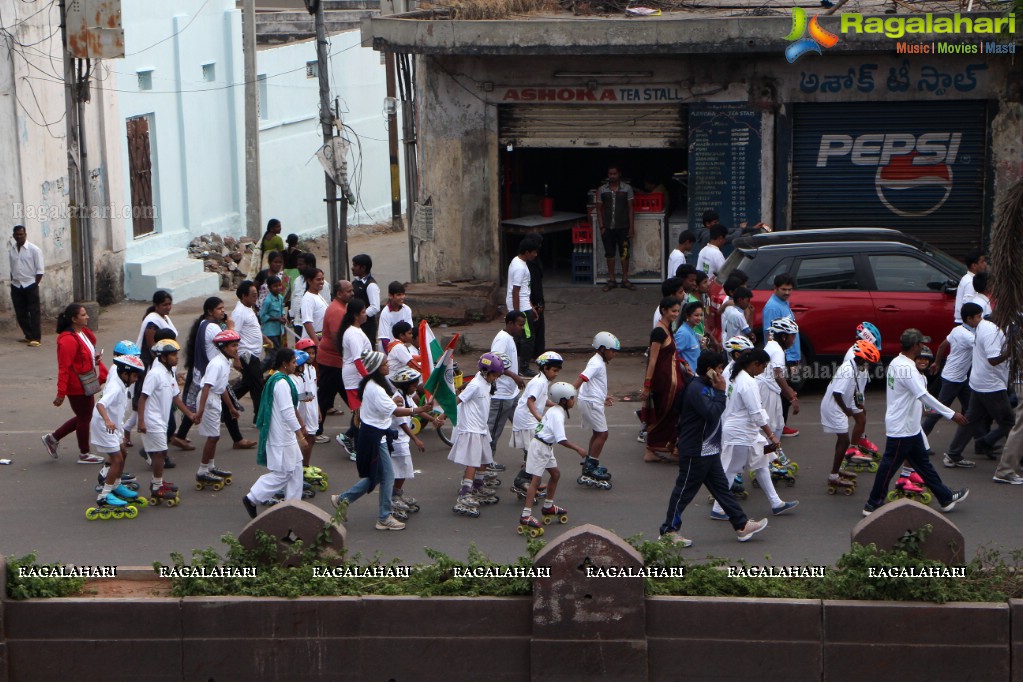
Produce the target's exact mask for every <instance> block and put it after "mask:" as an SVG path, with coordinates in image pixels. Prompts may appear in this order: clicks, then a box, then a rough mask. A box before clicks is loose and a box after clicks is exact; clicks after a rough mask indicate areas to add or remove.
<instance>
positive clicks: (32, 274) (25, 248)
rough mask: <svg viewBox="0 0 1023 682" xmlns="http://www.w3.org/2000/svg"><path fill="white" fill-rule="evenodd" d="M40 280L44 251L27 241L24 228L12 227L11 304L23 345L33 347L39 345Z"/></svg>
mask: <svg viewBox="0 0 1023 682" xmlns="http://www.w3.org/2000/svg"><path fill="white" fill-rule="evenodd" d="M42 280H43V252H42V251H40V250H39V247H38V246H36V245H35V244H33V243H31V242H29V241H28V232H27V231H26V230H25V226H24V225H15V226H14V245H13V246H11V303H12V304H14V312H15V315H17V317H18V326H19V327H21V333H22V334H24V335H25V338H24V339H22V343H27V344H28V345H29V346H31V347H32V348H38V347H39V346H41V345H42V338H43V337H42V331H41V329H40V320H39V283H40V282H41V281H42Z"/></svg>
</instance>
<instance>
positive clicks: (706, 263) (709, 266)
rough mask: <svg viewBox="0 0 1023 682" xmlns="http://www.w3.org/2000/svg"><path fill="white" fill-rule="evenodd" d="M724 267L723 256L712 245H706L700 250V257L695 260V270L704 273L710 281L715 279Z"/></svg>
mask: <svg viewBox="0 0 1023 682" xmlns="http://www.w3.org/2000/svg"><path fill="white" fill-rule="evenodd" d="M724 266H725V255H724V254H723V253H721V249H719V248H718V247H717V246H715V245H714V244H707V245H706V246H705V247H703V248H702V249H700V255H699V257H698V258H697V259H696V269H697V270H699V271H700V272H706V273H707V275H708V276H710V278H711V279H717V276H718V273H719V272H721V268H723V267H724Z"/></svg>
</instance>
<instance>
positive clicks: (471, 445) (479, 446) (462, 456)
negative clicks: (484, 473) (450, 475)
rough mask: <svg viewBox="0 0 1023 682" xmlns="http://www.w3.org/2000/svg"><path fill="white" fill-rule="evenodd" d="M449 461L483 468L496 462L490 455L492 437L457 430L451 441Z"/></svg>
mask: <svg viewBox="0 0 1023 682" xmlns="http://www.w3.org/2000/svg"><path fill="white" fill-rule="evenodd" d="M448 459H449V460H451V461H452V462H454V463H455V464H461V465H462V466H467V467H481V466H483V465H484V464H490V463H491V462H493V461H494V457H493V455H492V454H491V453H490V436H489V435H488V434H485V433H468V432H466V431H458V430H456V431H455V433H454V437H453V439H452V441H451V452H450V453H448Z"/></svg>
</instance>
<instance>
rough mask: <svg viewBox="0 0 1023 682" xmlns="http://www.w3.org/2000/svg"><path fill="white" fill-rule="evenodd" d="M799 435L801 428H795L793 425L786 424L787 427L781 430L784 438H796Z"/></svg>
mask: <svg viewBox="0 0 1023 682" xmlns="http://www.w3.org/2000/svg"><path fill="white" fill-rule="evenodd" d="M798 435H799V429H793V428H791V427H788V426H786V427H785V428H783V429H782V430H781V437H782V438H795V437H796V436H798Z"/></svg>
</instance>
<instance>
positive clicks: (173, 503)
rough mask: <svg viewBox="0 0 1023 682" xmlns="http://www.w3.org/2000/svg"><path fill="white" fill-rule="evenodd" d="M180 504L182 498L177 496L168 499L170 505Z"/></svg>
mask: <svg viewBox="0 0 1023 682" xmlns="http://www.w3.org/2000/svg"><path fill="white" fill-rule="evenodd" d="M179 504H181V498H178V497H175V498H174V499H172V500H167V506H168V507H176V506H178V505H179Z"/></svg>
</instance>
